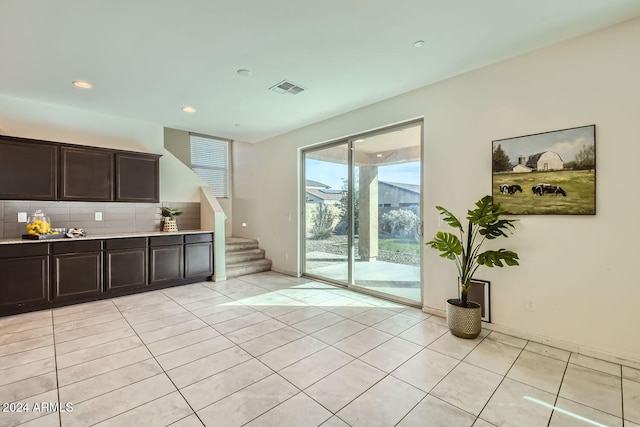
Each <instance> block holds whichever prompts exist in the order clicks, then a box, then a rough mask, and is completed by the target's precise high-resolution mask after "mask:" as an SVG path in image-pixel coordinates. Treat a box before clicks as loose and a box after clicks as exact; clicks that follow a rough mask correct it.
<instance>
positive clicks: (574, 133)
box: [493, 126, 595, 164]
mask: <svg viewBox="0 0 640 427" xmlns="http://www.w3.org/2000/svg"><path fill="white" fill-rule="evenodd" d="M594 129H595V127H594V126H583V127H579V128H573V129H566V130H562V131H557V132H547V133H540V134H536V135H531V136H525V137H517V138H510V139H502V140H499V141H493V147H497V146H498V145H501V146H502V149H503V150H504V151H505V152H506V153H507V155H508V156H509V159H510V161H511V163H512V164H516V163H518V157H519V156H525V158H526V159H528V158H529V156H530V155H532V154H537V153H541V152H543V151H554V152H556V153H558V154H559V155H560V157H561V158H562V161H563V162H570V161H573V159H574V158H575V156H576V154H577V153H578V152H579V151H580V150H581V149H582V147H585V146H587V145H593V144H595V136H594Z"/></svg>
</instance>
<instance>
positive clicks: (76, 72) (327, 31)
mask: <svg viewBox="0 0 640 427" xmlns="http://www.w3.org/2000/svg"><path fill="white" fill-rule="evenodd" d="M639 15H640V1H638V0H536V1H530V0H483V1H478V0H447V1H442V0H394V1H391V0H322V1H310V0H309V1H300V0H183V1H176V0H109V1H90V2H88V1H86V0H56V1H51V0H29V1H25V0H0V58H1V64H2V65H1V66H0V95H6V96H9V97H17V98H23V99H28V100H34V101H39V102H45V103H51V104H56V105H64V106H69V107H75V108H81V109H85V110H90V111H95V112H101V113H106V114H109V115H115V116H121V117H127V118H132V119H137V120H143V121H148V122H153V123H157V124H159V125H162V126H165V127H172V128H176V129H183V130H188V131H193V132H199V133H204V134H209V135H214V136H218V137H224V138H230V139H234V140H241V141H248V142H257V141H260V140H264V139H266V138H269V137H272V136H275V135H279V134H282V133H284V132H288V131H290V130H293V129H297V128H300V127H303V126H305V125H308V124H311V123H315V122H318V121H321V120H324V119H327V118H330V117H333V116H336V115H339V114H342V113H345V112H347V111H351V110H353V109H356V108H360V107H363V106H366V105H369V104H372V103H374V102H377V101H380V100H383V99H386V98H389V97H392V96H395V95H398V94H401V93H404V92H408V91H410V90H413V89H416V88H418V87H421V86H425V85H427V84H430V83H434V82H437V81H440V80H443V79H446V78H448V77H451V76H454V75H457V74H460V73H464V72H466V71H469V70H472V69H476V68H479V67H482V66H485V65H488V64H492V63H495V62H498V61H501V60H504V59H506V58H510V57H513V56H516V55H519V54H522V53H525V52H528V51H531V50H534V49H537V48H540V47H543V46H547V45H550V44H553V43H556V42H558V41H561V40H565V39H568V38H571V37H574V36H577V35H580V34H584V33H587V32H591V31H594V30H597V29H599V28H603V27H606V26H609V25H612V24H615V23H618V22H622V21H625V20H629V19H631V18H634V17H636V16H639ZM418 40H423V41H424V42H425V44H424V46H423V47H420V48H416V47H414V42H416V41H418ZM239 69H247V70H250V72H251V75H250V76H245V77H243V76H240V75H238V74H237V70H239ZM285 79H286V80H289V81H291V82H293V83H295V84H296V85H298V86H301V87H303V88H305V90H304V91H303V92H301V93H299V94H297V95H290V94H280V93H276V92H273V91H270V90H268V89H269V88H270V87H272V86H273V85H275V84H277V83H280V82H281V81H282V80H285ZM73 80H86V81H88V82H90V83H92V84H93V88H92V89H88V90H83V89H78V88H76V87H74V86H73V85H72V84H71V82H72V81H73ZM186 105H189V106H193V107H194V108H195V109H196V110H197V112H196V113H193V114H187V113H184V112H183V111H182V110H181V109H182V107H183V106H186ZM2 120H3V119H2V117H0V128H2V126H3V123H2Z"/></svg>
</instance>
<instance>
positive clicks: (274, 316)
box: [0, 272, 640, 427]
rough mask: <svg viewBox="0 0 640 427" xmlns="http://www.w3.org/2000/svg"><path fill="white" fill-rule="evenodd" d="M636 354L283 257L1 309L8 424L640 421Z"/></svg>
mask: <svg viewBox="0 0 640 427" xmlns="http://www.w3.org/2000/svg"><path fill="white" fill-rule="evenodd" d="M637 368H639V366H620V365H617V364H613V363H609V362H606V361H602V360H597V359H593V358H590V357H586V356H583V355H579V354H573V353H570V352H567V351H563V350H560V349H555V348H551V347H547V346H544V345H541V344H537V343H533V342H528V341H525V340H522V339H518V338H515V337H511V336H507V335H502V334H499V333H496V332H490V331H487V330H485V331H484V332H483V334H482V335H481V336H480V337H478V338H477V339H474V340H462V339H459V338H456V337H454V336H452V335H451V334H450V333H449V332H448V331H447V328H446V327H445V326H444V320H443V319H442V318H439V317H435V316H429V315H428V314H425V313H423V312H421V311H420V310H417V309H413V308H409V307H405V306H401V305H397V304H393V303H390V302H387V301H383V300H380V299H376V298H373V297H370V296H366V295H362V294H357V293H353V292H351V291H349V290H345V289H341V288H336V287H333V286H330V285H326V284H322V283H318V282H314V281H310V280H306V279H298V278H292V277H288V276H283V275H279V274H276V273H272V272H269V273H261V274H256V275H251V276H245V277H241V278H238V279H233V280H229V281H226V282H221V283H213V282H206V283H198V284H194V285H189V286H182V287H177V288H171V289H165V290H162V291H155V292H150V293H144V294H138V295H132V296H127V297H122V298H116V299H112V300H104V301H99V302H93V303H88V304H82V305H76V306H70V307H64V308H60V309H55V310H47V311H41V312H35V313H29V314H24V315H19V316H11V317H4V318H0V402H4V403H2V407H1V408H0V426H15V425H21V426H32V427H33V426H60V425H62V426H89V425H99V426H143V425H148V426H165V425H171V426H176V427H178V426H180V427H191V426H202V425H206V426H216V427H220V426H240V425H247V426H278V427H280V426H296V427H297V426H301V427H307V426H320V425H322V426H324V427H338V426H367V427H370V426H395V425H398V426H403V427H406V426H447V427H456V426H475V427H487V426H518V427H523V426H525V427H526V426H551V427H564V426H623V425H624V426H625V427H634V426H635V427H639V426H640V369H637ZM54 405H59V407H60V408H62V410H61V411H56V409H55V406H54ZM623 420H624V421H623Z"/></svg>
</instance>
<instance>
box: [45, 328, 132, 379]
mask: <svg viewBox="0 0 640 427" xmlns="http://www.w3.org/2000/svg"><path fill="white" fill-rule="evenodd" d="M132 336H133V335H129V336H127V337H124V338H129V337H132ZM136 338H138V337H136ZM120 339H123V338H118V339H116V340H113V341H109V342H107V343H105V344H109V343H112V342H114V341H118V340H120ZM139 339H140V338H138V340H139ZM98 345H102V344H98ZM142 346H144V343H143V342H142V341H140V343H139V344H138V345H136V346H134V347H131V348H127V349H124V350H120V351H116V352H114V353H109V354H106V355H104V356H99V357H96V358H94V359H90V360H84V361H82V362H78V363H74V364H73V365H69V366H65V367H64V368H58V367H57V365H56V369H57V370H65V369H69V368H73V367H76V366H79V365H82V364H85V363H92V362H95V361H98V360H100V359H104V358H107V357H110V356H115V355H117V354H121V353H124V352H127V351H130V350H135V349H136V348H139V347H142ZM93 347H97V346H92V347H87V348H93ZM83 350H85V349H84V348H83V349H81V350H77V351H83ZM74 353H75V352H74ZM68 354H70V353H65V354H61V355H60V356H66V355H68ZM135 363H140V362H135ZM135 363H134V364H135ZM127 366H131V364H129V365H124V366H121V368H124V367H127ZM116 369H120V368H116ZM98 375H102V374H98ZM98 375H94V376H92V377H88V378H93V377H95V376H98ZM80 381H84V380H80ZM76 382H79V381H75V382H73V383H69V384H66V385H65V386H63V387H66V386H67V385H70V384H75V383H76Z"/></svg>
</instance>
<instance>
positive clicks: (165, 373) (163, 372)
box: [125, 321, 205, 425]
mask: <svg viewBox="0 0 640 427" xmlns="http://www.w3.org/2000/svg"><path fill="white" fill-rule="evenodd" d="M127 323H128V321H127ZM129 326H130V327H131V328H132V326H131V324H129ZM134 332H135V331H134ZM136 335H137V333H136ZM138 339H140V341H141V342H142V338H140V336H139V335H138ZM143 345H144V346H145V348H146V349H147V351H148V352H149V354H151V357H152V358H153V360H154V361H155V362H156V363H157V364H158V366H159V367H160V369H161V370H162V374H158V375H164V376H165V377H166V378H167V379H168V380H169V381H170V382H171V384H172V385H173V387H175V389H176V391H177V392H178V393H179V394H180V397H182V399H183V400H184V401H185V403H186V404H187V405H188V406H189V409H191V411H192V412H193V414H194V415H195V416H196V417H197V418H198V421H200V423H201V424H202V425H205V424H204V422H203V421H202V420H201V419H200V416H199V415H198V414H197V413H196V411H195V410H194V409H193V407H192V406H191V403H189V401H188V400H187V399H186V397H185V396H184V395H183V394H182V391H181V390H180V388H179V387H178V386H177V385H176V383H175V382H174V381H173V379H172V378H171V377H170V376H169V374H168V373H167V371H166V370H165V369H164V367H163V366H162V365H161V364H160V362H159V361H158V360H157V359H156V357H155V356H154V355H153V353H152V352H151V350H149V348H148V347H147V346H146V345H145V344H144V342H143ZM172 393H173V392H172ZM147 403H148V402H147ZM125 412H128V411H125Z"/></svg>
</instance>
